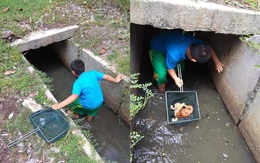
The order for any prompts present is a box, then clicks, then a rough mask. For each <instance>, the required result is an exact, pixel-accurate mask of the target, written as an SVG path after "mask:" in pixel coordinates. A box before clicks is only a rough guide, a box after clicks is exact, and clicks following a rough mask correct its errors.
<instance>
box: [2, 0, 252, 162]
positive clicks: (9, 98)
mask: <svg viewBox="0 0 260 163" xmlns="http://www.w3.org/2000/svg"><path fill="white" fill-rule="evenodd" d="M208 2H215V3H218V4H223V5H228V6H231V7H236V8H244V9H251V7H250V6H249V5H248V4H246V3H245V2H244V0H239V1H232V2H229V1H227V0H208ZM56 10H57V13H61V12H60V10H63V11H65V10H66V11H70V13H72V15H73V16H74V17H75V19H74V20H72V21H70V24H67V23H66V22H64V23H60V24H55V25H48V24H44V23H43V24H42V25H41V26H39V27H38V28H39V29H50V28H59V27H65V26H68V25H74V24H77V25H82V26H84V25H86V24H84V23H83V24H80V23H79V22H83V21H85V20H82V21H81V20H80V19H81V18H83V17H90V15H91V14H92V13H91V12H90V10H88V11H86V10H85V7H82V6H78V5H76V4H73V3H70V4H68V5H67V6H62V7H60V6H57V7H56ZM75 10H78V12H74V11H75ZM81 10H82V12H79V11H81ZM96 12H101V13H100V14H104V15H107V17H115V18H118V19H122V20H123V19H125V15H124V14H123V13H120V11H119V10H116V9H114V8H113V6H109V4H108V5H107V7H106V8H104V9H103V10H98V11H96ZM75 13H81V14H82V13H83V14H82V15H78V14H75ZM21 23H22V22H21ZM94 31H98V32H100V33H103V34H102V36H105V35H106V34H107V33H110V32H112V33H114V35H115V36H116V37H115V38H116V39H115V40H109V39H105V38H104V39H105V40H104V41H100V44H99V45H96V46H94V47H92V49H91V48H90V50H92V51H101V50H102V49H106V51H112V50H113V49H112V48H111V47H120V46H122V45H126V44H127V43H125V42H124V41H122V40H121V39H118V38H120V36H121V35H122V34H123V35H124V34H127V33H128V32H129V31H128V29H125V28H117V29H116V30H115V29H111V28H109V27H105V26H103V27H98V26H96V27H95V28H92V29H90V30H86V31H81V35H79V36H78V38H76V41H77V40H79V41H80V40H82V39H84V38H86V37H89V36H88V35H89V34H90V33H93V32H94ZM28 32H29V31H28ZM12 41H13V40H12ZM23 98H24V97H22V96H20V95H8V94H0V134H1V137H2V136H4V135H3V134H4V133H3V132H2V126H3V124H5V122H6V120H7V119H8V118H9V119H10V117H12V116H13V117H15V116H17V115H18V113H19V112H18V109H17V107H18V105H20V99H23ZM1 137H0V163H11V162H26V161H28V158H29V156H28V155H26V154H25V155H23V154H19V153H18V151H16V152H11V151H10V149H9V148H7V147H6V144H5V143H4V142H3V141H2V139H1ZM12 153H13V154H12ZM38 162H44V161H43V160H38Z"/></svg>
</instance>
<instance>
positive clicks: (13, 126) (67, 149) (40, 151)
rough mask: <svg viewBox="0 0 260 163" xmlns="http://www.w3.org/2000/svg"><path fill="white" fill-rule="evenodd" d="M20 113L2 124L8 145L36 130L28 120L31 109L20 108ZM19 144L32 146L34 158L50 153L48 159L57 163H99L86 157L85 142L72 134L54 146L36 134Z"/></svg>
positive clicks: (13, 147) (74, 127)
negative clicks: (20, 135) (21, 135)
mask: <svg viewBox="0 0 260 163" xmlns="http://www.w3.org/2000/svg"><path fill="white" fill-rule="evenodd" d="M19 111H20V112H21V113H20V114H19V116H17V117H15V118H14V119H12V120H10V121H7V122H6V124H4V125H3V124H1V127H3V128H2V129H4V130H6V131H7V133H8V135H9V136H8V139H7V138H6V139H5V140H4V141H5V142H6V144H7V142H9V143H10V142H12V141H13V140H15V139H17V137H18V134H19V133H20V134H23V135H24V134H26V133H28V132H31V131H33V130H34V128H33V127H32V124H31V123H30V121H29V118H28V115H30V114H31V113H32V112H31V111H30V109H21V108H20V109H19ZM78 128H79V126H77V125H76V126H72V128H71V130H73V129H78ZM85 132H86V134H85V135H88V136H90V135H91V134H90V133H89V132H88V131H85ZM87 138H89V137H87ZM19 143H22V144H31V145H30V148H31V150H32V151H35V152H34V153H33V155H31V157H32V158H38V157H42V156H43V155H46V153H48V157H53V158H55V162H59V161H61V160H63V161H65V162H71V163H77V162H78V163H80V162H82V161H83V162H86V163H95V162H97V161H95V160H93V159H91V158H89V157H88V156H86V154H85V152H84V150H83V148H82V147H83V145H84V140H83V139H82V138H81V137H80V136H78V135H75V134H71V133H69V134H67V136H65V137H64V138H63V139H61V140H59V141H57V142H55V143H54V144H52V145H49V144H47V143H45V142H44V140H43V138H40V137H39V136H38V134H36V133H35V134H33V135H31V136H29V137H28V138H25V139H23V140H21V141H20V142H18V143H17V144H19ZM17 144H14V145H13V146H11V149H16V148H17V147H16V146H17ZM24 148H26V147H24ZM53 149H56V150H58V151H59V152H55V150H53ZM14 151H15V150H14ZM45 161H46V160H45Z"/></svg>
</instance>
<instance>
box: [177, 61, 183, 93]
mask: <svg viewBox="0 0 260 163" xmlns="http://www.w3.org/2000/svg"><path fill="white" fill-rule="evenodd" d="M177 69H178V77H179V78H180V79H181V80H182V74H181V65H180V64H178V65H177ZM180 92H183V85H182V86H181V87H180Z"/></svg>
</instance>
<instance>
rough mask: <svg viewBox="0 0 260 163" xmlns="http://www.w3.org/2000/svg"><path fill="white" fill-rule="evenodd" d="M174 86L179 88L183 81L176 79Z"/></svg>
mask: <svg viewBox="0 0 260 163" xmlns="http://www.w3.org/2000/svg"><path fill="white" fill-rule="evenodd" d="M175 84H176V85H177V86H178V87H181V86H182V85H183V80H181V79H180V78H178V77H176V79H175Z"/></svg>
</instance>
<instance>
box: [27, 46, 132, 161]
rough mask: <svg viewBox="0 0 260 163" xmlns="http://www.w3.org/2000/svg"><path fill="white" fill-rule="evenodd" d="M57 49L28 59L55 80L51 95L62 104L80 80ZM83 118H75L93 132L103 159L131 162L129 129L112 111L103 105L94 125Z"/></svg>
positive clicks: (40, 51) (35, 52)
mask: <svg viewBox="0 0 260 163" xmlns="http://www.w3.org/2000/svg"><path fill="white" fill-rule="evenodd" d="M53 48H55V44H51V45H48V46H46V47H41V48H39V49H35V50H29V51H27V52H25V53H24V56H25V57H26V59H27V60H28V61H29V62H30V63H31V64H32V65H33V66H34V67H35V68H37V69H38V70H40V71H42V72H44V73H46V74H47V76H48V77H50V78H52V79H53V80H52V82H51V83H50V84H51V85H52V87H53V90H51V92H52V94H53V95H54V97H55V98H56V99H57V101H62V100H64V99H65V98H67V97H68V96H69V95H70V94H71V90H72V85H73V83H74V81H75V80H76V78H75V77H74V76H73V75H72V74H71V72H70V70H69V69H68V68H67V67H66V66H65V65H64V64H63V63H62V62H61V60H60V58H59V57H58V56H57V54H56V52H55V51H54V50H53ZM65 110H66V109H65ZM80 118H82V120H80V121H77V120H75V119H74V122H75V123H78V124H79V125H80V126H81V128H82V130H88V131H89V132H90V134H91V138H90V139H91V142H94V144H93V145H94V146H95V149H96V151H97V152H98V154H99V155H100V156H101V158H102V159H104V160H106V161H117V162H129V157H130V156H129V142H130V141H129V128H128V126H127V125H126V124H125V123H123V122H121V121H120V119H119V117H118V116H117V115H115V113H114V112H113V111H112V110H111V109H110V108H108V107H106V105H103V106H102V108H101V109H100V111H99V113H98V115H97V117H95V118H94V119H93V121H91V122H86V120H85V119H84V117H80Z"/></svg>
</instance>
